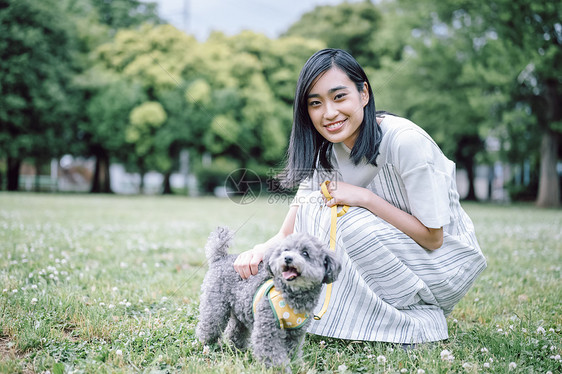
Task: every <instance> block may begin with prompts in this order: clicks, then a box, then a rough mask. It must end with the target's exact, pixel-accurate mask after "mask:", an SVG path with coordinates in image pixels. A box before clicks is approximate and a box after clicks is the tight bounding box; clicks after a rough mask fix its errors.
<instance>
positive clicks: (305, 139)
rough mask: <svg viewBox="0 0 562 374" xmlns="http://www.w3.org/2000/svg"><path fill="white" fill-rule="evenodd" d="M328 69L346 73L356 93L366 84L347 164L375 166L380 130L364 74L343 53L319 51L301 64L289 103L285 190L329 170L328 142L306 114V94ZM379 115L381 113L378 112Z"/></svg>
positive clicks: (284, 177)
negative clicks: (320, 170) (290, 122)
mask: <svg viewBox="0 0 562 374" xmlns="http://www.w3.org/2000/svg"><path fill="white" fill-rule="evenodd" d="M332 67H337V68H339V69H340V70H342V71H343V72H345V73H346V74H347V76H348V77H349V79H350V80H351V81H353V82H354V83H355V84H356V86H357V90H358V91H359V92H361V91H362V90H363V87H364V84H365V83H367V90H368V93H369V101H368V103H367V105H365V107H364V109H363V111H364V115H363V122H362V123H361V125H360V130H359V134H358V136H357V140H356V141H355V144H354V145H353V149H352V150H351V154H350V158H351V161H352V162H353V163H354V164H355V165H357V164H359V162H361V160H363V159H364V158H365V160H366V161H367V162H368V163H370V164H372V165H375V166H376V165H377V163H376V159H377V156H378V154H379V147H380V143H381V140H382V130H381V128H380V126H379V125H378V123H377V121H376V116H377V114H378V112H377V111H376V109H375V99H374V96H373V90H372V88H371V84H370V83H369V79H368V78H367V75H366V74H365V71H364V70H363V68H362V67H361V65H359V63H358V62H357V61H356V60H355V58H353V56H351V55H350V54H349V53H347V52H346V51H344V50H341V49H332V48H328V49H323V50H320V51H318V52H316V53H315V54H313V55H312V56H311V57H310V58H309V59H308V61H307V62H306V63H305V64H304V66H303V68H302V70H301V72H300V75H299V79H298V81H297V88H296V92H295V99H294V103H293V128H292V130H291V137H290V140H289V149H288V151H287V165H286V167H285V171H284V173H283V181H282V184H283V185H284V186H285V187H293V186H295V185H298V184H299V183H300V182H302V181H303V180H304V179H306V178H307V177H311V176H312V174H313V172H314V169H315V168H316V167H321V168H323V169H325V170H327V171H331V170H332V169H333V166H332V163H331V161H330V155H331V154H332V143H330V142H329V141H327V140H326V139H324V137H323V136H322V135H320V133H318V131H316V129H315V128H314V125H313V124H312V121H311V119H310V116H309V115H308V100H307V99H308V94H309V93H310V90H311V87H312V85H313V84H314V83H315V82H316V80H317V79H318V77H320V75H322V74H323V73H325V72H326V71H327V70H329V69H331V68H332ZM381 113H383V112H381Z"/></svg>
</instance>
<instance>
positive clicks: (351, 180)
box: [234, 49, 486, 344]
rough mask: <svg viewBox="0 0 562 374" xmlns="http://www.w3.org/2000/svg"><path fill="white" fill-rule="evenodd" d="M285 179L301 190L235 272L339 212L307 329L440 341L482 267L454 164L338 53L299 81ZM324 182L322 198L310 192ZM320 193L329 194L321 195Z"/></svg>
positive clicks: (326, 55) (322, 232)
mask: <svg viewBox="0 0 562 374" xmlns="http://www.w3.org/2000/svg"><path fill="white" fill-rule="evenodd" d="M285 176H286V180H285V181H284V182H285V184H286V185H296V184H299V190H298V192H297V194H296V196H295V198H294V200H293V204H292V205H291V207H290V209H289V212H288V214H287V216H286V218H285V220H284V222H283V224H282V227H281V229H280V231H279V233H278V234H277V235H275V236H274V237H272V238H271V239H269V240H268V241H267V242H265V243H262V244H258V245H256V246H255V247H254V248H253V249H252V250H250V251H247V252H244V253H242V254H240V255H239V256H238V258H237V260H236V262H235V264H234V267H235V269H236V271H237V272H238V273H239V274H240V276H241V277H242V278H247V277H249V276H251V275H254V274H256V273H257V271H258V265H259V263H260V262H261V261H262V259H263V255H264V252H265V251H266V250H267V248H269V247H270V246H271V245H273V244H274V243H275V242H277V241H279V240H280V239H282V238H284V237H285V236H287V235H289V234H291V233H292V232H293V231H305V232H309V233H311V234H313V235H315V236H318V237H320V238H324V239H326V240H327V238H328V235H329V227H330V226H329V224H330V222H329V220H330V209H327V208H326V206H327V207H332V206H334V205H348V206H350V207H351V208H350V209H349V212H348V213H346V214H345V215H343V216H342V217H341V218H338V222H337V232H336V237H337V253H338V256H339V257H340V258H341V260H342V264H343V269H342V272H341V273H340V277H339V279H338V281H336V282H335V283H334V285H333V291H332V296H331V298H330V300H329V308H328V311H327V313H326V314H325V315H324V317H323V318H322V319H321V320H319V321H314V323H313V324H312V325H311V327H310V329H309V332H311V333H314V334H318V335H323V336H330V337H336V338H342V339H354V340H369V341H386V342H394V343H405V344H410V343H421V342H428V341H438V340H442V339H446V338H447V337H448V333H447V323H446V319H445V317H446V315H447V314H448V313H450V312H451V310H452V308H453V306H454V305H455V304H456V303H457V302H458V301H459V300H460V298H461V297H462V296H463V295H464V294H465V293H466V291H467V290H468V288H469V286H470V285H471V284H472V283H473V282H474V280H475V278H476V276H477V275H478V274H479V273H480V272H481V271H482V270H484V268H485V267H486V262H485V260H484V257H483V256H482V252H481V251H480V248H479V246H478V242H477V240H476V237H475V235H474V227H473V225H472V222H471V221H470V219H469V218H468V216H467V215H466V213H465V212H464V211H463V209H462V208H461V206H460V203H459V195H458V193H457V189H456V183H455V165H454V163H453V162H451V161H449V160H448V159H447V158H446V157H445V156H444V155H443V153H442V152H441V150H440V149H439V147H438V146H437V145H436V144H435V142H434V141H433V140H432V139H431V138H430V137H429V135H428V134H427V133H426V132H425V131H423V130H422V129H421V128H420V127H418V126H417V125H415V124H414V123H412V122H410V121H408V120H406V119H403V118H399V117H396V116H394V115H390V114H388V113H385V112H376V111H375V103H374V98H373V92H372V88H371V85H370V83H369V80H368V78H367V76H366V74H365V72H364V71H363V69H362V68H361V66H360V65H359V64H358V63H357V61H356V60H355V59H354V58H353V57H352V56H351V55H349V54H348V53H347V52H345V51H342V50H337V49H325V50H321V51H319V52H317V53H315V54H314V55H313V56H312V57H311V58H310V59H309V60H308V61H307V62H306V64H305V65H304V67H303V69H302V71H301V73H300V77H299V80H298V83H297V90H296V95H295V102H294V123H293V128H292V132H291V139H290V144H289V150H288V162H287V167H286V170H285ZM324 180H331V182H330V183H329V184H328V192H329V194H330V195H331V199H329V200H328V201H323V200H322V199H321V198H320V196H321V195H320V193H319V192H318V191H317V190H318V189H319V185H320V183H321V182H323V181H324ZM326 200H327V199H326Z"/></svg>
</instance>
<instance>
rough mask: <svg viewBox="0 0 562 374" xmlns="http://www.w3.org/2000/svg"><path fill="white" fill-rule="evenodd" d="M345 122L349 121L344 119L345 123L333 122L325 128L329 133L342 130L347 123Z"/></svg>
mask: <svg viewBox="0 0 562 374" xmlns="http://www.w3.org/2000/svg"><path fill="white" fill-rule="evenodd" d="M345 121H347V119H344V120H343V121H338V122H332V123H330V124H328V125H326V126H324V127H325V128H326V130H328V131H337V130H339V129H341V128H342V126H343V124H344V123H345Z"/></svg>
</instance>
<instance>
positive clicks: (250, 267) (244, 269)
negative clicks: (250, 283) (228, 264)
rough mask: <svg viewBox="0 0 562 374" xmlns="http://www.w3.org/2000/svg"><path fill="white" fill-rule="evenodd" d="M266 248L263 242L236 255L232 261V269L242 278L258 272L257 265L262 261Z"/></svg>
mask: <svg viewBox="0 0 562 374" xmlns="http://www.w3.org/2000/svg"><path fill="white" fill-rule="evenodd" d="M267 248H268V247H267V245H266V244H265V243H261V244H257V245H256V246H254V248H252V249H250V250H249V251H246V252H242V253H240V254H239V255H238V257H237V258H236V261H234V270H236V272H237V273H238V274H240V277H242V279H247V278H249V277H250V275H256V274H257V273H258V266H259V264H260V263H261V262H262V261H263V257H264V255H265V252H266V251H267Z"/></svg>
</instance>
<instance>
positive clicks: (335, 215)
mask: <svg viewBox="0 0 562 374" xmlns="http://www.w3.org/2000/svg"><path fill="white" fill-rule="evenodd" d="M329 183H330V181H325V182H323V183H322V185H321V186H320V188H321V190H322V194H323V195H324V197H325V198H326V199H328V200H331V199H332V195H330V193H329V192H328V184H329ZM330 209H331V217H330V250H332V251H334V252H335V251H336V221H337V219H338V217H341V216H343V215H344V214H345V213H347V210H348V209H349V206H347V205H343V206H342V209H341V210H340V211H339V212H338V206H337V205H334V206H333V207H331V208H330ZM331 296H332V283H330V284H328V285H326V297H325V298H324V304H323V305H322V309H320V311H319V312H318V314H316V315H314V319H315V320H320V319H321V318H322V316H323V315H324V313H326V311H327V310H328V304H330V297H331Z"/></svg>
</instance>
